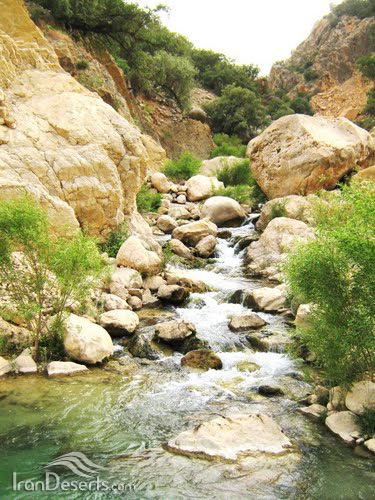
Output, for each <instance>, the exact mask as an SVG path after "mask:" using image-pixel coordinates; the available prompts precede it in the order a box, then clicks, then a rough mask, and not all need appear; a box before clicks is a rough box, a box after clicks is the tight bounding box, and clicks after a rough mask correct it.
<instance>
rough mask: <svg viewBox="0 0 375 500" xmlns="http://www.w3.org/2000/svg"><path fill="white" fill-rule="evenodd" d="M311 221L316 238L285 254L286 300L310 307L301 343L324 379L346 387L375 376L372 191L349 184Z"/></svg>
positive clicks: (319, 208)
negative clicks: (288, 292) (294, 297)
mask: <svg viewBox="0 0 375 500" xmlns="http://www.w3.org/2000/svg"><path fill="white" fill-rule="evenodd" d="M314 218H315V229H316V235H317V237H316V239H315V240H312V241H311V242H309V243H306V244H302V245H299V246H298V247H297V248H296V249H295V250H294V251H293V252H292V253H291V255H290V256H289V258H288V260H287V264H286V266H285V270H284V271H285V276H286V280H287V283H288V285H289V287H290V290H291V293H292V295H297V296H299V297H301V300H302V301H303V302H304V303H312V304H315V307H314V310H313V313H312V315H311V320H310V319H309V324H310V326H309V328H308V329H307V330H301V331H300V334H301V336H302V338H303V341H304V342H305V344H306V345H307V346H308V348H309V349H310V350H311V351H313V352H315V353H316V355H317V360H318V362H319V363H320V365H321V367H322V368H323V369H324V371H325V372H326V376H327V377H328V379H329V380H330V381H331V382H332V383H334V384H339V385H344V386H348V385H350V384H351V383H352V382H354V381H355V380H358V379H360V378H361V377H363V376H364V375H365V374H373V373H374V372H375V325H374V318H375V302H374V300H373V294H374V290H375V272H374V259H375V240H374V227H375V196H374V185H373V184H372V183H370V182H368V183H365V182H364V183H360V182H355V181H352V183H351V185H350V186H344V187H343V190H342V193H341V196H335V197H331V199H330V201H329V203H327V202H325V201H321V202H319V203H318V204H317V206H316V208H315V217H314Z"/></svg>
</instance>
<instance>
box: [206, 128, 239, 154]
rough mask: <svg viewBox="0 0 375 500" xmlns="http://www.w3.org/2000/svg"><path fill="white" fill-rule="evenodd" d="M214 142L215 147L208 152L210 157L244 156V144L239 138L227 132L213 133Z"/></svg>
mask: <svg viewBox="0 0 375 500" xmlns="http://www.w3.org/2000/svg"><path fill="white" fill-rule="evenodd" d="M213 139H214V143H215V144H216V148H214V149H213V150H212V151H211V152H210V158H216V157H217V156H238V157H239V158H241V157H244V156H245V153H246V146H245V145H244V144H242V142H241V139H240V138H239V137H235V136H229V135H227V134H215V135H214V137H213Z"/></svg>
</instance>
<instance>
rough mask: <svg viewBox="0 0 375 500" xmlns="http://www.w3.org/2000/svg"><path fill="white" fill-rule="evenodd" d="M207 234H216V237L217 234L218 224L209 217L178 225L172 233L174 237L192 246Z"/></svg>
mask: <svg viewBox="0 0 375 500" xmlns="http://www.w3.org/2000/svg"><path fill="white" fill-rule="evenodd" d="M206 236H215V238H216V236H217V226H216V225H215V224H213V223H212V222H210V221H209V220H207V219H202V220H199V221H196V222H190V223H189V224H185V225H184V226H180V227H177V228H176V229H175V230H174V231H173V233H172V237H173V238H174V239H177V240H180V241H182V242H183V243H185V244H187V245H191V246H195V245H196V244H197V243H199V242H200V241H201V240H202V239H203V238H205V237H206Z"/></svg>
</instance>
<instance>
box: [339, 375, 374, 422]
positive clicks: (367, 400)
mask: <svg viewBox="0 0 375 500" xmlns="http://www.w3.org/2000/svg"><path fill="white" fill-rule="evenodd" d="M345 405H346V407H347V408H348V409H349V410H350V411H352V412H353V413H355V414H356V415H360V414H361V413H363V412H364V411H365V409H367V408H368V409H372V410H374V409H375V383H374V382H370V381H369V380H363V381H361V382H357V383H356V384H354V385H353V387H352V388H351V390H350V391H349V392H348V393H347V395H346V398H345Z"/></svg>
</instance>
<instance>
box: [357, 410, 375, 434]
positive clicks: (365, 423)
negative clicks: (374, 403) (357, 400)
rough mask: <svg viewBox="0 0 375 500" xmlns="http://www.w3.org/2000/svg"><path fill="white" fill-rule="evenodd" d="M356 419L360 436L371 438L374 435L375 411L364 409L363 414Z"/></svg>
mask: <svg viewBox="0 0 375 500" xmlns="http://www.w3.org/2000/svg"><path fill="white" fill-rule="evenodd" d="M358 418H359V425H360V427H361V431H362V435H363V436H365V437H373V436H374V435H375V409H373V408H365V410H364V412H363V413H361V414H360V415H359V416H358Z"/></svg>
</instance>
